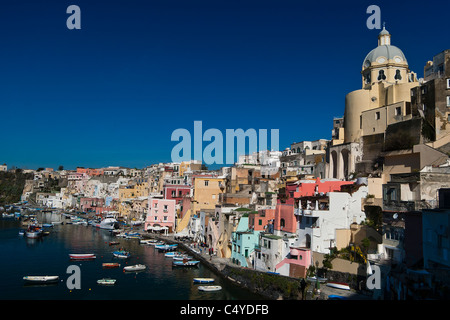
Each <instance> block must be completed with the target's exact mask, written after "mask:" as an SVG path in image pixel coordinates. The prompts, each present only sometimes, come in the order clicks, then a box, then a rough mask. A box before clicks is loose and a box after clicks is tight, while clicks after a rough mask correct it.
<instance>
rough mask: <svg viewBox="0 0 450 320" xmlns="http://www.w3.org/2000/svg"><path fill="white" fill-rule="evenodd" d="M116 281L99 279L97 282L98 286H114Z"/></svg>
mask: <svg viewBox="0 0 450 320" xmlns="http://www.w3.org/2000/svg"><path fill="white" fill-rule="evenodd" d="M116 281H117V280H116V279H99V280H97V283H98V284H102V285H107V286H112V285H114V284H115V283H116Z"/></svg>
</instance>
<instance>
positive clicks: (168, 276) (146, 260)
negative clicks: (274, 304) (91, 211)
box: [0, 214, 259, 300]
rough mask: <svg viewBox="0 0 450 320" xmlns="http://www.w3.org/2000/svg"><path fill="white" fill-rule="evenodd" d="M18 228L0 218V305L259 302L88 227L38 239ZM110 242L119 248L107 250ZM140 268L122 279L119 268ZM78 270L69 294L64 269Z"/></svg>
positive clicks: (206, 273)
mask: <svg viewBox="0 0 450 320" xmlns="http://www.w3.org/2000/svg"><path fill="white" fill-rule="evenodd" d="M38 218H39V222H41V223H48V222H51V221H58V220H59V219H60V216H59V215H56V214H46V215H45V216H38ZM20 229H21V226H20V222H19V221H17V220H14V219H4V218H1V217H0V252H1V259H0V300H9V299H14V300H18V299H19V300H22V299H26V300H47V299H48V300H59V299H63V300H71V299H77V300H123V299H133V300H137V299H145V300H241V299H242V300H251V299H259V297H258V296H256V295H254V294H252V293H250V292H248V291H246V290H245V289H242V288H239V287H236V286H234V285H233V284H231V283H229V282H228V281H225V280H224V279H222V278H221V277H219V276H218V275H216V274H215V273H213V272H212V271H211V270H209V269H208V268H207V267H206V266H204V265H202V264H200V266H199V267H195V268H182V267H178V268H177V267H175V268H173V267H172V259H171V258H166V257H165V256H164V254H163V253H160V252H159V251H158V250H156V249H155V248H154V247H153V246H147V245H141V244H139V240H137V239H123V238H117V237H114V236H112V235H111V234H110V233H109V232H108V231H107V230H99V229H96V228H94V227H92V226H82V225H57V226H54V227H53V228H48V230H50V235H48V236H44V237H42V239H28V238H26V237H23V236H19V235H18V232H19V230H20ZM110 241H119V242H120V244H119V245H116V246H110V245H109V242H110ZM119 247H123V248H125V249H126V250H128V251H130V253H131V257H130V258H129V259H118V258H115V257H114V256H113V254H112V252H113V251H115V250H117V249H118V248H119ZM69 253H95V254H96V256H97V258H96V259H94V260H92V261H71V260H69ZM104 262H118V263H120V264H121V266H120V267H119V268H115V269H103V268H102V263H104ZM138 263H140V264H145V265H146V266H147V269H146V270H145V271H142V272H139V273H124V272H123V267H124V266H126V265H127V264H128V265H134V264H138ZM70 265H77V266H79V267H80V269H81V289H80V290H76V289H75V290H69V289H68V288H67V286H66V281H67V279H68V277H69V276H70V275H71V273H67V267H68V266H70ZM27 275H58V276H59V277H60V282H59V283H57V284H53V285H31V286H30V285H25V284H24V281H23V279H22V278H23V277H24V276H27ZM195 277H208V278H214V279H216V281H215V284H218V285H221V286H222V288H223V289H222V290H221V291H218V292H201V291H199V290H198V285H196V284H193V280H192V279H193V278H195ZM101 278H113V279H117V282H116V284H115V285H114V286H101V285H98V284H97V280H98V279H101Z"/></svg>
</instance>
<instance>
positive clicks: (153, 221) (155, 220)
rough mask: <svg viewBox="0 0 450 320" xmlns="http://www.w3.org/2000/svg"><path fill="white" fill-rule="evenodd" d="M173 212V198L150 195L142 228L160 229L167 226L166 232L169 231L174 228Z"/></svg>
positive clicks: (174, 212)
mask: <svg viewBox="0 0 450 320" xmlns="http://www.w3.org/2000/svg"><path fill="white" fill-rule="evenodd" d="M175 214H176V211H175V200H168V199H158V198H152V197H150V198H149V200H148V214H147V217H146V220H145V225H144V229H145V230H161V229H162V228H167V229H166V230H167V231H168V233H171V232H173V230H174V229H175V216H176V215H175Z"/></svg>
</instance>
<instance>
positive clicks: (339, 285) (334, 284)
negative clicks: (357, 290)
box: [327, 282, 350, 290]
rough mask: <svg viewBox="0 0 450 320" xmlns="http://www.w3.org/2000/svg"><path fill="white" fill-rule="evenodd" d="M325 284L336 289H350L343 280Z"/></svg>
mask: <svg viewBox="0 0 450 320" xmlns="http://www.w3.org/2000/svg"><path fill="white" fill-rule="evenodd" d="M327 286H328V287H331V288H336V289H342V290H350V286H349V285H348V284H347V283H343V282H328V283H327Z"/></svg>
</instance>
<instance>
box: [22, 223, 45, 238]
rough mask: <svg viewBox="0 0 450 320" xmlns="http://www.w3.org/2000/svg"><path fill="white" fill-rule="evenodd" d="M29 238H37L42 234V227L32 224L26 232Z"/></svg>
mask: <svg viewBox="0 0 450 320" xmlns="http://www.w3.org/2000/svg"><path fill="white" fill-rule="evenodd" d="M25 236H26V237H27V238H31V239H36V238H39V237H40V236H42V229H41V228H39V227H38V226H36V225H30V226H29V227H28V229H27V231H26V232H25Z"/></svg>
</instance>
